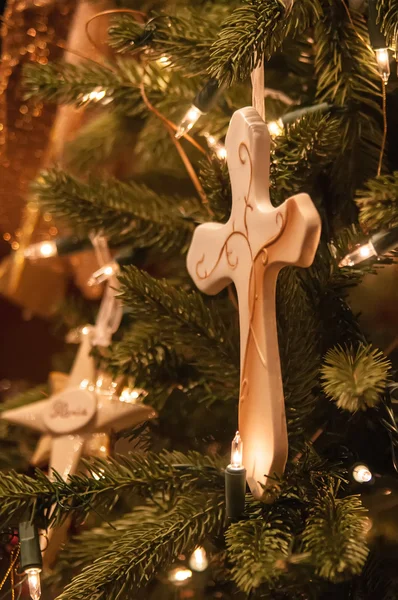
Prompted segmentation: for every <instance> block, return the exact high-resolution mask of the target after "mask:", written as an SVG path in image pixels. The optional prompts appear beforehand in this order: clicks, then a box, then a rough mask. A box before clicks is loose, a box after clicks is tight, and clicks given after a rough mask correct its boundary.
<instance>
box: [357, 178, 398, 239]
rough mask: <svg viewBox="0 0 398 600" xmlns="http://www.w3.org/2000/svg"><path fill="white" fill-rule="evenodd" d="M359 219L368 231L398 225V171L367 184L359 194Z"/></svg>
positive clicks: (370, 180) (371, 180)
mask: <svg viewBox="0 0 398 600" xmlns="http://www.w3.org/2000/svg"><path fill="white" fill-rule="evenodd" d="M356 203H357V206H358V208H359V217H360V220H361V222H362V223H363V224H364V226H365V227H366V228H367V229H373V230H376V231H378V230H380V229H383V228H386V229H387V228H389V227H396V226H397V225H398V171H394V173H393V174H392V175H380V176H379V177H375V178H374V179H369V181H367V182H366V187H365V189H364V190H361V191H359V192H358V193H357V198H356Z"/></svg>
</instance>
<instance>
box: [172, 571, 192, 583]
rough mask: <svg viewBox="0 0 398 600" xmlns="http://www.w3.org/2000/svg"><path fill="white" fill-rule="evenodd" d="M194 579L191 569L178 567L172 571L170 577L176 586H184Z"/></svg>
mask: <svg viewBox="0 0 398 600" xmlns="http://www.w3.org/2000/svg"><path fill="white" fill-rule="evenodd" d="M191 577H192V571H191V569H187V568H186V567H177V568H176V569H173V570H172V571H170V573H169V575H168V579H169V581H171V583H174V584H175V585H182V584H184V583H185V582H186V581H188V580H189V579H191Z"/></svg>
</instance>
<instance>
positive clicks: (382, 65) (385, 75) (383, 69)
mask: <svg viewBox="0 0 398 600" xmlns="http://www.w3.org/2000/svg"><path fill="white" fill-rule="evenodd" d="M375 55H376V61H377V66H378V69H379V73H380V75H381V78H382V80H383V82H384V85H387V83H388V79H389V77H390V56H389V54H388V48H377V49H376V50H375Z"/></svg>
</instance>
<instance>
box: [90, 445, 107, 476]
mask: <svg viewBox="0 0 398 600" xmlns="http://www.w3.org/2000/svg"><path fill="white" fill-rule="evenodd" d="M105 450H106V449H105ZM91 473H92V476H93V477H94V479H95V480H96V481H99V480H100V479H103V478H104V469H98V471H91Z"/></svg>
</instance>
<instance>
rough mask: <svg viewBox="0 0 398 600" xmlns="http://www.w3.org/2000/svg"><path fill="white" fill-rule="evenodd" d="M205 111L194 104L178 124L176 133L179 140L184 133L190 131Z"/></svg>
mask: <svg viewBox="0 0 398 600" xmlns="http://www.w3.org/2000/svg"><path fill="white" fill-rule="evenodd" d="M202 115H203V113H202V111H201V110H199V108H197V107H196V106H195V105H194V104H192V106H191V107H190V108H189V109H188V110H187V112H186V113H185V115H184V116H183V118H182V120H181V123H180V124H179V126H178V129H177V131H176V133H175V137H176V138H177V140H179V139H180V138H181V137H182V136H183V135H185V134H186V133H188V131H190V130H191V129H192V127H193V126H194V125H195V123H196V121H197V120H198V119H199V117H200V116H202Z"/></svg>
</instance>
